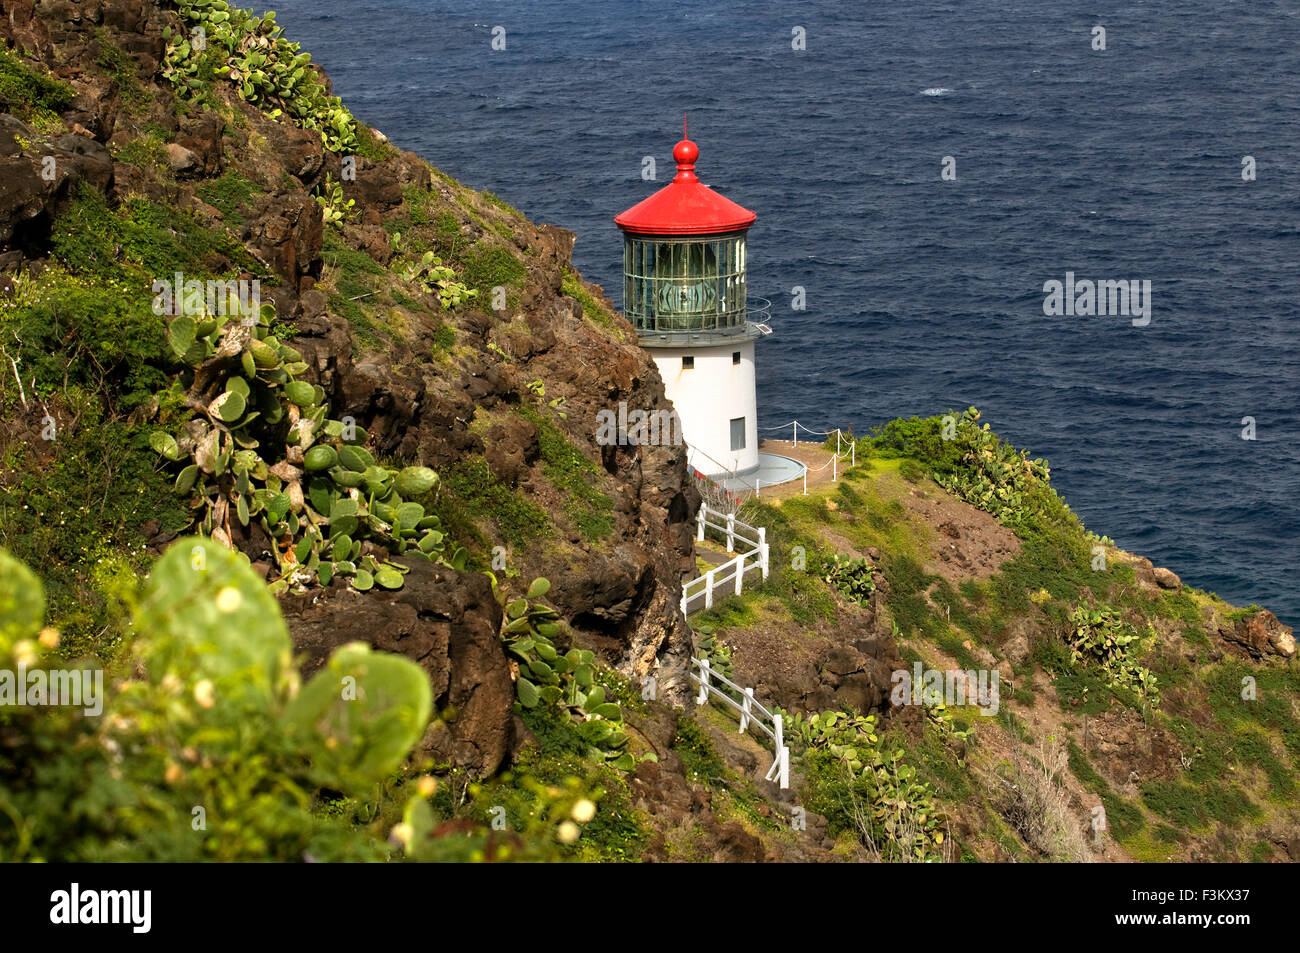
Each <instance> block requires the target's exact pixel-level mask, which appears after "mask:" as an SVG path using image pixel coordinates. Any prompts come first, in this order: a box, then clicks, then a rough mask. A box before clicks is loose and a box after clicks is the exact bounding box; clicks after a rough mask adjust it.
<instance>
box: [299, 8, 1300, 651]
mask: <svg viewBox="0 0 1300 953" xmlns="http://www.w3.org/2000/svg"><path fill="white" fill-rule="evenodd" d="M1087 9H1088V8H1081V7H1079V6H1078V5H1077V4H1063V3H1058V2H1051V0H985V2H982V3H978V4H958V3H955V2H954V3H935V4H929V3H906V4H879V3H863V2H843V0H840V2H832V0H809V2H804V3H800V4H787V3H770V2H762V0H748V2H733V0H717V2H712V3H687V2H650V0H599V2H594V0H570V2H555V0H528V2H522V0H509V2H498V3H479V2H474V0H458V2H456V3H447V2H442V0H436V2H418V0H387V2H371V3H366V4H356V3H345V2H341V0H283V2H281V3H280V4H278V5H277V10H278V13H279V22H280V23H281V25H283V26H284V27H285V29H286V31H287V33H288V35H289V36H290V38H291V39H294V40H296V41H299V42H301V43H302V45H303V48H304V49H306V50H309V51H310V52H311V53H312V55H313V58H314V59H315V61H316V62H318V63H320V64H321V65H323V66H324V67H325V68H326V70H328V72H329V74H330V76H331V78H332V79H333V82H334V86H335V91H336V92H337V93H338V94H339V95H340V96H342V97H343V99H344V101H345V102H346V103H347V104H348V105H349V107H350V108H351V109H352V110H353V112H354V113H355V114H356V115H357V116H358V117H360V118H362V119H364V120H365V121H366V122H368V123H370V124H371V125H373V126H375V127H376V128H378V129H380V130H381V131H383V132H384V133H385V134H386V135H387V136H389V138H390V139H392V140H393V141H394V142H395V143H397V144H398V145H400V146H402V147H404V148H407V149H411V150H414V151H415V152H418V153H419V154H421V155H422V156H423V157H424V158H426V159H428V160H429V161H430V162H431V163H433V164H434V165H436V166H438V167H439V168H441V169H443V170H444V171H446V172H447V173H449V174H450V175H453V176H455V177H456V178H457V179H459V180H461V181H462V182H465V183H467V184H469V185H472V186H474V187H475V188H480V189H489V190H491V191H493V192H495V193H496V194H498V195H500V196H501V197H502V198H504V199H505V200H506V201H508V202H510V203H511V204H512V205H514V206H515V207H517V208H519V209H520V210H521V211H523V212H524V213H525V214H526V215H527V216H528V217H529V218H531V219H533V220H534V221H541V222H550V223H554V224H556V225H560V226H563V227H564V228H568V229H571V230H573V231H574V232H576V233H577V235H578V243H577V248H576V250H575V255H574V257H575V264H576V265H577V266H578V268H579V269H580V270H581V271H582V272H583V274H584V275H585V276H586V277H587V278H588V279H589V280H592V281H595V282H598V283H599V284H601V285H603V286H604V287H605V288H606V289H607V290H608V291H609V293H610V296H611V297H612V298H613V299H614V300H615V302H616V303H617V302H618V301H619V297H620V293H621V278H620V275H621V265H622V243H621V237H620V235H619V233H618V231H617V229H616V228H615V226H614V224H613V221H612V218H613V216H614V215H616V214H617V213H618V212H621V211H622V210H623V209H625V208H627V207H629V206H631V205H633V204H634V203H635V202H637V201H639V200H640V199H641V198H643V197H645V196H646V195H648V194H649V193H650V192H651V191H653V190H654V189H656V188H659V187H660V186H662V185H664V184H665V183H667V182H668V181H669V180H670V179H671V177H672V174H673V162H672V158H671V153H672V147H673V145H674V144H675V143H676V142H677V140H678V139H680V138H681V130H682V115H683V113H688V114H689V117H690V134H691V138H692V139H694V140H695V141H696V143H697V144H698V146H699V149H700V158H699V161H698V164H697V171H698V173H699V175H700V178H701V180H702V181H703V182H705V183H706V184H708V185H710V186H713V187H714V188H716V189H718V190H719V191H721V192H722V193H723V194H725V195H727V196H728V197H729V198H732V199H734V200H736V201H738V202H740V203H741V204H742V205H744V206H746V207H748V208H750V209H753V210H754V211H755V212H757V213H758V222H757V224H756V225H755V227H754V229H753V230H752V231H751V233H750V240H749V250H748V251H749V254H748V259H749V290H750V294H751V296H755V295H757V296H762V297H765V298H768V299H771V301H772V312H771V321H770V324H771V326H772V329H773V332H774V333H773V334H772V336H771V337H769V338H767V339H766V340H764V341H762V342H760V344H759V347H758V403H759V418H760V419H759V423H760V426H762V427H769V428H774V427H777V426H778V425H781V424H785V423H787V422H789V421H791V420H794V419H798V420H799V421H800V423H801V424H802V425H806V426H808V427H810V428H815V429H829V428H834V427H852V429H853V430H854V431H855V432H857V433H864V432H866V431H867V430H869V429H870V428H871V427H872V426H875V425H877V424H880V423H882V422H884V421H886V420H889V419H890V418H893V417H897V416H909V415H912V414H921V415H928V414H933V413H943V412H946V411H947V410H949V409H952V410H955V411H960V410H962V409H964V408H966V407H967V406H970V405H975V406H977V407H979V408H980V410H981V411H982V412H983V415H984V416H983V419H984V420H985V421H986V422H988V423H990V424H991V425H992V428H993V429H994V430H996V431H997V432H998V433H1000V434H1001V435H1002V436H1004V437H1005V438H1007V439H1009V440H1011V441H1013V442H1014V443H1015V444H1016V445H1017V446H1021V447H1026V448H1028V449H1029V450H1030V451H1031V453H1032V454H1033V455H1035V456H1044V457H1047V458H1048V459H1049V460H1050V462H1051V464H1052V479H1053V483H1054V484H1055V486H1056V487H1057V489H1058V490H1060V491H1061V493H1062V494H1063V495H1064V496H1065V498H1066V500H1067V501H1068V502H1069V503H1070V505H1071V507H1072V508H1073V509H1074V510H1075V512H1077V513H1078V514H1079V515H1080V517H1081V518H1082V519H1083V520H1084V522H1085V524H1086V525H1087V526H1088V527H1089V528H1090V529H1093V530H1094V531H1096V532H1098V533H1101V534H1103V535H1107V536H1110V537H1111V538H1113V539H1114V540H1115V541H1116V543H1117V544H1119V545H1120V546H1122V547H1124V548H1125V549H1129V550H1132V551H1135V552H1137V553H1141V554H1143V555H1145V556H1148V557H1150V558H1151V559H1152V560H1153V561H1154V562H1155V563H1156V564H1157V565H1164V566H1168V567H1169V568H1171V569H1173V570H1174V571H1175V572H1177V573H1179V575H1180V576H1181V577H1182V579H1183V580H1184V582H1186V583H1188V584H1190V585H1194V586H1197V587H1200V588H1204V589H1209V590H1213V591H1215V592H1218V593H1219V595H1221V596H1222V597H1223V598H1224V599H1227V600H1228V601H1230V602H1234V603H1238V604H1243V605H1244V604H1250V603H1258V604H1260V605H1263V606H1266V607H1268V608H1271V609H1273V611H1274V612H1276V613H1277V614H1278V616H1279V617H1280V618H1282V619H1283V621H1285V622H1288V623H1289V624H1292V625H1297V624H1300V592H1297V587H1296V585H1295V583H1296V581H1297V573H1298V572H1300V559H1298V558H1297V556H1298V553H1300V492H1298V491H1300V409H1298V404H1300V348H1298V346H1297V334H1298V328H1300V325H1298V324H1297V319H1298V318H1300V304H1298V303H1297V291H1298V290H1300V282H1298V281H1297V263H1298V262H1300V254H1298V252H1300V6H1297V5H1296V4H1295V3H1293V2H1292V3H1284V2H1270V0H1262V2H1251V3H1244V2H1235V3H1234V2H1225V0H1213V2H1210V0H1160V2H1155V0H1151V2H1119V3H1106V4H1101V5H1098V6H1096V7H1094V8H1092V11H1095V12H1085V10H1087ZM498 27H500V28H501V29H500V30H498V29H496V28H498ZM1096 27H1102V28H1103V29H1104V31H1105V32H1104V37H1102V36H1101V35H1099V34H1098V33H1097V31H1096V29H1095V28H1096ZM494 36H495V37H496V38H497V39H498V44H497V45H500V40H501V39H504V46H505V48H504V49H497V50H494V49H493V39H494ZM1102 39H1104V49H1100V48H1096V47H1097V46H1098V45H1099V40H1102ZM801 40H802V47H803V48H802V49H796V48H795V47H796V46H800V45H801V42H800V41H801ZM646 156H653V157H654V158H655V161H656V165H657V169H656V172H657V179H656V181H654V182H647V181H644V180H643V179H642V169H643V160H644V157H646ZM945 157H951V161H949V162H947V163H945ZM1247 157H1249V159H1248V158H1247ZM1248 166H1253V170H1254V174H1253V177H1251V178H1250V179H1249V180H1247V178H1245V177H1243V171H1247V172H1249V169H1248ZM945 167H947V168H948V169H949V171H950V172H951V171H954V170H955V178H954V177H953V176H952V175H951V174H950V175H949V176H948V177H947V178H945V177H944V170H945ZM1067 273H1072V274H1073V276H1074V280H1075V281H1076V283H1077V282H1079V281H1082V280H1084V279H1088V280H1092V281H1098V282H1099V281H1114V280H1129V281H1132V282H1148V281H1149V282H1150V289H1151V292H1150V306H1151V308H1150V317H1149V321H1148V322H1147V323H1145V324H1142V325H1141V326H1135V325H1134V322H1133V319H1132V318H1131V316H1125V315H1114V314H1108V315H1101V314H1096V315H1080V314H1074V315H1066V314H1063V315H1054V316H1048V315H1045V314H1044V299H1045V297H1046V295H1045V292H1044V284H1045V282H1049V281H1052V280H1055V281H1060V282H1062V283H1065V281H1066V276H1067ZM796 288H802V289H803V290H804V295H805V298H806V307H805V309H804V310H795V309H794V308H793V307H792V303H793V301H794V296H795V294H796V292H795V291H794V289H796ZM1138 320H1139V322H1140V321H1141V319H1140V318H1139V319H1138ZM1245 418H1251V421H1249V422H1248V421H1246V420H1245ZM1252 423H1253V435H1254V439H1243V432H1249V431H1248V428H1250V427H1251V426H1252ZM772 433H773V434H774V435H775V433H777V431H772ZM787 433H788V431H787Z"/></svg>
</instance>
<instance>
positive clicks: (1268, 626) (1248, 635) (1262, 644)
mask: <svg viewBox="0 0 1300 953" xmlns="http://www.w3.org/2000/svg"><path fill="white" fill-rule="evenodd" d="M1219 635H1220V636H1222V637H1223V639H1224V641H1226V642H1230V643H1232V644H1233V645H1235V646H1238V647H1239V648H1241V649H1243V650H1244V651H1245V652H1246V654H1247V655H1249V656H1250V657H1251V658H1254V659H1262V658H1265V657H1267V656H1276V657H1278V658H1284V659H1292V658H1295V654H1296V647H1295V634H1294V631H1293V630H1292V628H1291V627H1290V626H1288V625H1283V624H1282V623H1281V622H1280V621H1278V618H1277V616H1275V615H1273V613H1272V612H1270V611H1268V610H1267V609H1261V610H1260V611H1259V612H1256V613H1255V614H1254V615H1252V616H1249V617H1247V618H1245V619H1238V620H1237V622H1236V624H1235V625H1228V624H1224V625H1221V626H1220V627H1219Z"/></svg>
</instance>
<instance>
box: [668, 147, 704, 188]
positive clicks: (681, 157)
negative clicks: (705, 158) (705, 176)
mask: <svg viewBox="0 0 1300 953" xmlns="http://www.w3.org/2000/svg"><path fill="white" fill-rule="evenodd" d="M699 157H700V147H699V146H697V145H696V144H695V143H693V142H691V140H689V139H683V140H682V141H681V142H679V143H677V145H675V146H673V159H675V160H676V162H677V177H676V179H675V181H677V182H687V181H690V180H692V179H694V178H695V160H696V159H698V158H699Z"/></svg>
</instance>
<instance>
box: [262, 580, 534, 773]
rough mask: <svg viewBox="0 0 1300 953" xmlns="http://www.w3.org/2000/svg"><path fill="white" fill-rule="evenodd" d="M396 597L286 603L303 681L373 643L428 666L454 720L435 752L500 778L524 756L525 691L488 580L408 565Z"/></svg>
mask: <svg viewBox="0 0 1300 953" xmlns="http://www.w3.org/2000/svg"><path fill="white" fill-rule="evenodd" d="M407 564H408V565H409V566H410V568H411V571H410V573H408V574H407V576H406V584H405V585H404V586H403V587H402V588H401V589H399V590H397V591H395V592H379V591H378V590H376V591H373V592H370V593H366V594H365V595H364V596H363V595H360V594H358V593H354V592H352V591H350V590H347V589H337V590H336V589H330V590H328V592H327V593H326V594H324V595H321V594H320V593H319V591H318V590H317V591H316V592H314V593H312V594H310V595H308V596H300V597H288V598H286V599H285V600H284V608H285V620H286V621H287V622H288V624H289V631H290V633H291V635H292V636H293V641H294V647H295V649H297V650H298V651H299V652H302V653H304V654H305V656H306V658H305V661H304V663H303V676H304V677H307V676H310V675H311V673H313V672H314V671H316V670H317V669H319V668H320V667H321V666H322V665H323V664H324V663H325V660H326V659H327V658H328V657H329V654H330V652H332V651H333V650H334V649H335V648H336V647H338V646H340V645H343V644H345V643H347V642H353V641H359V642H366V643H368V644H370V645H372V646H374V647H375V648H377V649H381V650H383V651H386V652H396V653H398V654H400V655H405V656H406V657H407V658H409V659H412V660H413V661H415V662H418V663H419V664H420V665H421V666H422V667H423V668H424V669H425V671H427V672H428V673H429V679H430V681H431V682H432V684H433V693H434V699H435V707H436V709H437V711H438V712H439V714H440V715H443V716H444V717H443V718H442V719H441V720H440V722H439V724H438V725H437V726H435V728H434V730H433V731H432V732H431V733H430V738H429V739H427V740H426V743H425V747H426V750H428V751H429V752H430V753H431V754H432V755H433V756H434V757H435V758H437V759H439V760H448V761H451V762H452V763H454V764H456V765H458V766H460V767H464V768H466V769H468V770H470V771H472V772H473V773H475V774H478V775H487V774H491V773H492V772H494V771H495V770H497V768H499V767H500V766H501V765H502V763H503V762H504V761H505V759H506V757H507V755H508V754H509V752H510V751H511V749H512V748H513V746H514V741H515V737H514V734H515V732H514V717H513V713H512V708H513V705H514V700H515V688H514V684H513V682H512V681H511V678H510V668H509V663H508V662H507V659H506V654H505V651H504V649H503V648H502V645H501V639H500V635H499V632H500V627H501V606H500V605H499V604H498V603H497V601H496V599H495V598H494V597H493V595H492V589H491V586H490V584H489V583H488V581H487V578H486V577H485V576H483V575H482V574H481V573H459V572H456V571H455V570H452V569H447V568H446V567H443V566H437V565H435V564H433V563H430V562H427V561H425V560H423V559H411V560H409V561H407Z"/></svg>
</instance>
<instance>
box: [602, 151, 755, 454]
mask: <svg viewBox="0 0 1300 953" xmlns="http://www.w3.org/2000/svg"><path fill="white" fill-rule="evenodd" d="M699 152H700V150H699V148H698V147H697V146H696V144H695V143H694V142H692V141H691V140H690V139H687V138H683V139H682V141H681V142H679V143H677V145H676V147H675V148H674V149H673V158H674V160H676V163H677V174H676V175H675V176H674V177H673V180H672V182H670V183H669V184H668V185H666V186H664V187H663V188H662V189H660V190H659V191H657V192H655V193H654V194H653V195H651V196H650V197H649V198H647V199H645V200H644V201H642V202H639V203H637V204H636V205H634V206H632V207H631V208H630V209H628V210H627V211H625V212H623V213H622V214H621V215H618V216H616V217H615V218H614V223H615V224H616V225H618V227H619V228H620V229H621V230H622V232H623V313H624V314H625V315H626V316H627V319H628V320H629V321H631V322H632V325H633V327H635V328H636V332H637V337H638V339H639V341H640V343H641V345H642V346H643V347H646V348H648V349H650V351H651V354H652V355H653V357H654V361H655V364H656V365H657V366H658V368H659V374H660V376H661V377H662V378H663V381H664V387H665V389H666V390H667V393H668V398H669V399H670V400H671V401H672V402H673V405H674V407H675V408H676V410H677V414H678V417H679V418H680V419H681V424H682V434H683V437H684V439H685V441H686V443H687V445H688V446H689V448H690V462H691V464H692V465H693V466H694V467H695V469H697V470H699V471H700V472H702V473H706V474H708V475H710V476H715V475H723V474H728V475H730V476H732V477H733V478H734V477H736V476H737V475H743V474H745V473H749V472H752V471H756V470H757V468H758V466H759V453H758V419H757V418H758V415H757V401H756V395H755V374H754V342H755V340H757V339H758V338H760V337H763V336H765V335H766V334H769V333H771V332H770V329H769V328H768V327H767V326H766V325H765V324H762V323H754V322H751V320H750V315H749V309H748V298H747V292H746V278H745V256H746V239H747V235H748V231H749V227H750V226H751V225H753V224H754V221H755V219H756V217H757V216H756V215H755V214H754V213H753V212H751V211H749V210H748V209H746V208H743V207H742V206H740V205H737V204H736V203H735V202H733V201H731V200H730V199H728V198H726V197H724V196H722V195H720V194H718V193H717V192H715V191H714V190H713V189H711V188H709V187H708V186H706V185H704V184H703V183H701V182H700V180H699V178H698V177H697V176H696V174H695V161H696V159H697V158H698V157H699Z"/></svg>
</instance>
